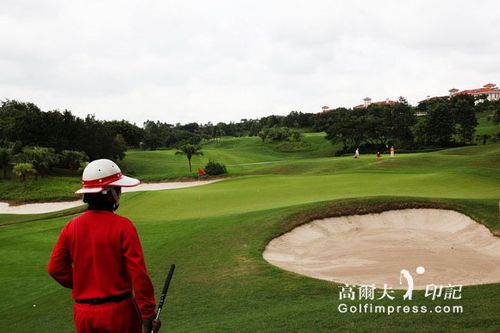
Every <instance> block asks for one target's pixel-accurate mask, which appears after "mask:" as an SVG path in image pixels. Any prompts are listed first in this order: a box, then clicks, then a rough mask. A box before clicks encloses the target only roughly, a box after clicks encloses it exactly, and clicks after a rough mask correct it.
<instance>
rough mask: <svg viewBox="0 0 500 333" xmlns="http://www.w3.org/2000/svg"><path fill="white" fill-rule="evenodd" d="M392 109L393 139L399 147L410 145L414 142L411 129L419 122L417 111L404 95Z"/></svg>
mask: <svg viewBox="0 0 500 333" xmlns="http://www.w3.org/2000/svg"><path fill="white" fill-rule="evenodd" d="M391 109H392V110H391V111H392V112H391V139H392V140H393V141H394V142H395V143H396V144H397V145H398V146H399V147H404V146H408V145H410V144H411V143H412V142H413V132H412V130H411V129H412V127H413V126H414V125H415V124H416V123H417V117H416V116H415V112H414V111H413V109H412V107H411V106H410V105H409V104H408V101H407V100H406V99H405V98H403V97H399V99H398V102H397V103H396V104H394V105H391Z"/></svg>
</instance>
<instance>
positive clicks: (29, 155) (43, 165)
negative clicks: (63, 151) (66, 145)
mask: <svg viewBox="0 0 500 333" xmlns="http://www.w3.org/2000/svg"><path fill="white" fill-rule="evenodd" d="M20 160H21V161H23V162H25V163H30V164H31V165H33V167H34V168H35V170H36V171H37V172H36V175H35V177H36V176H37V175H38V174H39V175H41V176H43V175H46V174H48V173H49V171H50V169H51V168H52V167H53V166H54V165H56V164H57V163H58V162H59V160H58V156H57V155H56V153H55V151H54V149H53V148H46V147H33V148H24V149H23V152H22V153H21V156H20Z"/></svg>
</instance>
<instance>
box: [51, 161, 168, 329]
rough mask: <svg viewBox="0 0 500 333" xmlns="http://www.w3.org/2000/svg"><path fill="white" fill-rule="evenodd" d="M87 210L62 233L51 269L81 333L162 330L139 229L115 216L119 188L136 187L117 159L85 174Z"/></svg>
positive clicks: (89, 168)
mask: <svg viewBox="0 0 500 333" xmlns="http://www.w3.org/2000/svg"><path fill="white" fill-rule="evenodd" d="M82 180H83V182H82V183H83V187H82V188H81V189H79V190H78V191H76V193H79V194H80V193H82V194H83V201H84V202H85V203H87V204H88V210H87V211H86V212H85V213H83V214H81V215H80V216H77V217H75V218H74V219H72V220H71V221H69V222H68V223H67V224H66V225H65V226H64V228H63V229H62V231H61V234H60V235H59V239H58V240H57V243H56V245H55V247H54V250H53V251H52V255H51V257H50V261H49V264H48V267H47V270H48V272H49V274H50V275H51V276H52V277H53V278H54V279H55V280H56V281H57V282H59V283H60V284H61V285H62V286H64V287H66V288H70V289H72V293H71V297H72V298H73V299H74V300H75V303H74V306H73V318H74V321H75V326H76V330H77V332H78V333H101V332H103V333H104V332H106V333H115V332H116V333H141V332H142V330H143V329H144V330H145V331H146V332H148V333H149V332H150V331H151V330H152V329H155V330H158V329H159V327H160V325H161V322H160V321H159V320H154V316H155V308H156V304H155V298H154V290H153V284H152V283H151V280H150V278H149V275H148V272H147V270H146V265H145V262H144V255H143V253H142V247H141V243H140V241H139V237H138V235H137V231H136V229H135V227H134V225H133V224H132V222H131V221H130V220H128V219H127V218H125V217H122V216H119V215H117V214H115V213H114V211H115V210H116V209H117V208H118V205H119V202H120V194H121V187H129V186H136V185H138V184H139V183H140V182H139V180H137V179H134V178H130V177H126V176H124V175H123V174H122V173H121V171H120V168H119V167H118V165H116V164H115V163H114V162H113V161H110V160H106V159H101V160H95V161H93V162H91V163H89V165H87V167H86V168H85V170H84V171H83V177H82Z"/></svg>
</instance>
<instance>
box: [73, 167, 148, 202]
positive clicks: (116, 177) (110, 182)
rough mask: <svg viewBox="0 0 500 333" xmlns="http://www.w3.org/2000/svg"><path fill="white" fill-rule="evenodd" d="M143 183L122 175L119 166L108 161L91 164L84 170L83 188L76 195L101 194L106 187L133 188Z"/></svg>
mask: <svg viewBox="0 0 500 333" xmlns="http://www.w3.org/2000/svg"><path fill="white" fill-rule="evenodd" d="M140 183H141V181H140V180H139V179H135V178H132V177H128V176H125V175H124V174H122V172H121V170H120V168H119V167H118V165H116V163H115V162H113V161H111V160H108V159H100V160H95V161H92V162H90V163H89V164H88V165H87V166H86V167H85V170H83V175H82V188H80V189H79V190H78V191H76V192H75V193H77V194H84V193H99V192H102V191H103V190H104V189H105V188H106V187H110V186H118V187H133V186H137V185H139V184H140Z"/></svg>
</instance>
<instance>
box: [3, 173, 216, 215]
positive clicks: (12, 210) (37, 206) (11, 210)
mask: <svg viewBox="0 0 500 333" xmlns="http://www.w3.org/2000/svg"><path fill="white" fill-rule="evenodd" d="M221 180H222V179H215V180H203V181H192V182H168V183H167V182H165V183H141V184H139V185H138V186H135V187H124V188H123V189H122V191H123V192H124V193H127V192H142V191H160V190H174V189H179V188H186V187H194V186H200V185H206V184H211V183H214V182H218V181H221ZM81 205H83V202H82V200H74V201H63V202H42V203H31V204H24V205H15V206H11V205H9V204H8V203H6V202H0V214H43V213H51V212H57V211H60V210H64V209H69V208H74V207H78V206H81Z"/></svg>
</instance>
